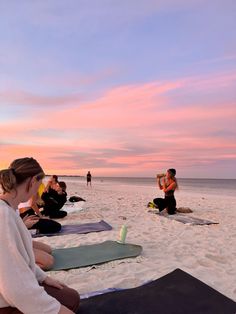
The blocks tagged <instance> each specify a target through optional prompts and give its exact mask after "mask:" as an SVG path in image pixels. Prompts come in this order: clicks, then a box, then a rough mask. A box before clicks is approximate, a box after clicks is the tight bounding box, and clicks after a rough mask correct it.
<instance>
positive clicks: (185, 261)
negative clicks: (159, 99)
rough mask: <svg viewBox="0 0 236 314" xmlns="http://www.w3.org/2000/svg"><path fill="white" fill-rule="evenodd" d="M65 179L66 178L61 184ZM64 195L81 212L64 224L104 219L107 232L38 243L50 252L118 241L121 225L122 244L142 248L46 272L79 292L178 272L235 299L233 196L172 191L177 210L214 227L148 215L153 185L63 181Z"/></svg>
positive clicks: (135, 283) (235, 219)
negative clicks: (121, 257)
mask: <svg viewBox="0 0 236 314" xmlns="http://www.w3.org/2000/svg"><path fill="white" fill-rule="evenodd" d="M65 181H66V180H65ZM67 186H68V196H71V195H78V196H81V197H83V198H84V199H86V202H81V203H80V205H81V206H82V208H83V210H81V211H77V212H73V213H70V214H69V215H68V216H67V217H66V218H64V219H63V220H60V222H61V223H62V224H75V223H87V222H98V221H100V220H101V219H103V220H105V221H106V222H108V223H109V224H110V225H111V226H112V228H113V229H112V230H111V231H104V232H98V233H89V234H83V235H66V236H60V237H42V238H38V239H37V240H39V241H42V242H45V243H48V244H50V245H51V246H52V247H53V248H62V247H73V246H78V245H87V244H94V243H99V242H103V241H105V240H116V239H117V238H118V235H119V230H120V228H121V226H122V224H126V225H127V227H128V233H127V238H126V242H127V243H133V244H139V245H142V247H143V252H142V254H141V256H139V257H137V258H129V259H124V260H118V261H113V262H109V263H105V264H102V265H99V266H92V267H85V268H80V269H72V270H69V271H58V272H55V271H51V272H50V274H51V275H53V276H55V277H56V278H57V279H59V280H62V281H63V282H65V283H66V284H68V285H69V286H71V287H73V288H75V289H76V290H78V291H79V293H81V294H86V293H88V292H92V291H96V290H102V289H106V288H113V287H116V288H131V287H136V286H139V285H142V284H143V283H145V282H147V281H149V280H153V279H157V278H159V277H161V276H163V275H165V274H167V273H169V272H171V271H172V270H174V269H176V268H180V269H182V270H184V271H186V272H188V273H189V274H191V275H193V276H194V277H196V278H198V279H200V280H201V281H203V282H205V283H206V284H208V285H209V286H211V287H213V288H214V289H216V290H218V291H219V292H221V293H222V294H224V295H226V296H228V297H229V298H231V299H233V300H236V268H235V265H236V228H235V222H236V198H235V197H233V196H224V195H209V193H208V194H206V195H204V194H199V193H192V192H191V193H190V192H185V191H183V190H181V189H180V190H179V191H178V192H176V200H177V206H178V207H180V206H183V207H190V208H191V209H192V210H193V213H191V214H188V215H191V216H194V217H198V218H204V219H208V220H211V221H214V222H219V224H215V225H209V226H208V225H204V226H198V225H194V226H192V225H186V224H183V223H180V222H177V221H171V220H170V219H167V218H165V217H160V216H158V215H155V214H152V213H148V211H147V207H146V204H147V202H148V201H150V200H152V199H153V198H154V197H158V196H159V197H162V196H163V194H162V192H161V191H158V190H157V189H156V188H155V186H153V187H152V188H150V187H143V186H132V185H121V184H120V185H119V184H110V183H107V182H96V183H93V186H92V188H90V187H87V186H86V183H85V182H72V181H71V182H67Z"/></svg>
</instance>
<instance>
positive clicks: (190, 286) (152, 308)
mask: <svg viewBox="0 0 236 314" xmlns="http://www.w3.org/2000/svg"><path fill="white" fill-rule="evenodd" d="M157 267H158V263H157ZM110 313H115V314H190V313H191V314H235V313H236V303H235V302H234V301H233V300H231V299H229V298H227V297H226V296H224V295H223V294H221V293H219V292H218V291H216V290H214V289H213V288H211V287H209V286H208V285H206V284H205V283H203V282H202V281H200V280H198V279H196V278H195V277H193V276H191V275H189V274H188V273H186V272H184V271H182V270H181V269H176V270H174V271H173V272H171V273H169V274H167V275H165V276H163V277H161V278H159V279H157V280H155V281H152V282H150V283H147V284H145V285H142V286H140V287H137V288H133V289H126V290H121V291H115V292H109V293H105V294H102V295H97V296H94V297H90V298H88V299H83V300H81V302H80V310H79V314H110Z"/></svg>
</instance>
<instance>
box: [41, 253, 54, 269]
mask: <svg viewBox="0 0 236 314" xmlns="http://www.w3.org/2000/svg"><path fill="white" fill-rule="evenodd" d="M53 264H54V257H53V256H52V255H48V256H47V260H46V261H45V264H44V268H43V270H50V269H51V268H52V266H53Z"/></svg>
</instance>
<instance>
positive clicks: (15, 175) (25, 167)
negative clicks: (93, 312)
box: [0, 157, 80, 314]
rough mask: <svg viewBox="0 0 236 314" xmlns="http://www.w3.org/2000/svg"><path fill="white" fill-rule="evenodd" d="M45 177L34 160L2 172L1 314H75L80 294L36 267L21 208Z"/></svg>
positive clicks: (21, 159)
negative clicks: (20, 212)
mask: <svg viewBox="0 0 236 314" xmlns="http://www.w3.org/2000/svg"><path fill="white" fill-rule="evenodd" d="M43 177H44V172H43V170H42V168H41V166H40V165H39V163H38V162H37V161H36V160H35V159H33V158H28V157H26V158H20V159H16V160H15V161H13V162H12V163H11V164H10V166H9V168H8V169H4V170H1V171H0V185H1V188H2V191H3V192H2V194H1V195H0V314H13V313H14V314H22V313H34V314H42V313H44V314H72V313H76V312H77V311H78V308H79V302H80V298H79V294H78V293H77V292H76V291H75V290H74V289H70V288H68V287H67V286H65V284H64V283H61V282H60V281H58V280H56V279H53V277H51V276H48V275H47V274H46V273H45V272H44V271H43V270H42V269H40V268H39V267H38V265H36V264H35V257H34V252H33V246H32V238H31V235H30V233H29V231H28V230H27V228H26V226H25V224H24V223H23V221H22V219H21V218H20V217H19V215H18V214H17V212H16V210H17V206H18V204H19V203H21V202H26V201H27V200H28V199H29V198H30V197H31V196H32V195H35V194H36V193H37V191H38V188H39V186H40V184H41V182H42V179H43Z"/></svg>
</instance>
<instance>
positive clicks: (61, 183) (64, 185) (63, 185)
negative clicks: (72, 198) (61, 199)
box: [58, 181, 66, 191]
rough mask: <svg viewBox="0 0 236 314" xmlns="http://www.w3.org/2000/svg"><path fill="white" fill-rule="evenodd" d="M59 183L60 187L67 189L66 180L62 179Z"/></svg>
mask: <svg viewBox="0 0 236 314" xmlns="http://www.w3.org/2000/svg"><path fill="white" fill-rule="evenodd" d="M58 184H59V186H60V188H62V190H63V191H65V190H66V183H65V182H64V181H60V182H58Z"/></svg>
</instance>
